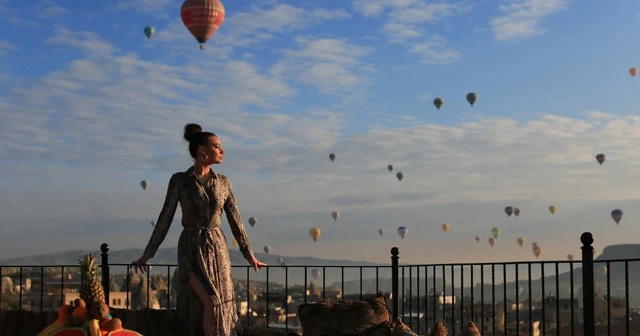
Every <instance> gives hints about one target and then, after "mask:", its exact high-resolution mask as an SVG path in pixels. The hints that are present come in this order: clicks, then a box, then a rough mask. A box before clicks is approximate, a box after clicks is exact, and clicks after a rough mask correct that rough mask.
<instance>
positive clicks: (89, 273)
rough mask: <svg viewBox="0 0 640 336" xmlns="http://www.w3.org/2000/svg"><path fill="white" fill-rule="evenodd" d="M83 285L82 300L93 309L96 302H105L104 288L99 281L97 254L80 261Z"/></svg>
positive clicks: (81, 289) (86, 256)
mask: <svg viewBox="0 0 640 336" xmlns="http://www.w3.org/2000/svg"><path fill="white" fill-rule="evenodd" d="M78 262H79V264H80V275H81V276H82V285H81V286H80V298H81V299H83V300H84V301H85V302H86V303H87V307H91V306H92V305H93V303H94V302H105V301H104V288H103V287H102V283H101V282H100V281H99V280H98V261H97V260H96V256H95V254H93V253H91V254H87V255H85V256H83V257H82V258H80V259H78Z"/></svg>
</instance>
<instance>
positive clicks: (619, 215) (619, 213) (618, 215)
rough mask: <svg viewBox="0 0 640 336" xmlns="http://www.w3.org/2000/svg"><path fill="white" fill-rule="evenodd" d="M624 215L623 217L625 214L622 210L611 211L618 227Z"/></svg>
mask: <svg viewBox="0 0 640 336" xmlns="http://www.w3.org/2000/svg"><path fill="white" fill-rule="evenodd" d="M622 215H623V212H622V210H620V209H615V210H613V211H611V218H613V220H614V221H615V222H616V224H618V225H619V224H620V221H621V220H622Z"/></svg>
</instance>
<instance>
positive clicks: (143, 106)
mask: <svg viewBox="0 0 640 336" xmlns="http://www.w3.org/2000/svg"><path fill="white" fill-rule="evenodd" d="M111 62H112V63H103V64H104V69H103V70H102V71H103V72H101V73H97V74H92V75H91V79H90V80H87V81H86V82H84V83H85V84H84V85H83V86H86V85H95V87H94V88H93V89H92V90H94V91H95V92H96V93H97V92H101V93H102V94H103V95H105V96H104V97H99V96H98V95H90V94H89V95H88V96H87V97H84V98H82V96H79V95H70V92H75V91H77V90H78V89H77V88H75V87H73V86H72V87H71V88H65V89H64V90H61V89H60V90H52V87H53V86H51V85H49V86H43V87H38V86H36V87H33V88H31V89H30V90H31V92H33V94H34V95H35V96H36V98H37V100H41V99H44V101H42V102H39V103H38V104H35V105H33V104H34V103H33V102H31V103H29V101H26V102H24V104H26V106H24V107H22V108H17V106H10V105H5V106H2V107H1V108H2V111H0V112H1V113H2V114H3V116H5V115H6V116H7V118H8V119H7V120H8V123H7V124H8V125H11V127H10V128H9V127H6V128H3V129H2V130H0V148H3V150H2V152H0V161H1V162H3V165H4V166H3V167H6V168H7V169H3V173H2V175H1V176H2V177H1V178H0V184H2V186H3V192H5V193H7V194H10V195H12V197H11V198H10V199H12V201H11V202H8V203H6V204H2V205H0V213H3V214H4V215H3V218H4V220H5V221H12V222H14V221H23V222H24V225H27V226H28V225H45V223H48V222H47V220H48V221H50V222H52V223H53V222H56V223H62V222H63V221H64V219H65V218H68V219H69V220H70V221H73V222H74V223H75V222H81V221H83V220H87V221H89V220H91V221H96V220H97V221H99V222H100V223H104V224H103V225H104V226H105V227H108V226H109V225H110V224H109V223H114V224H113V225H116V224H115V223H116V222H117V225H119V226H122V227H125V224H124V222H123V221H128V222H131V223H140V225H141V226H144V227H145V228H146V227H147V225H148V221H150V220H152V219H154V218H155V216H156V214H157V211H158V210H159V206H160V205H161V203H162V199H163V197H164V191H165V188H166V182H167V180H168V176H169V175H170V173H172V172H174V171H178V170H184V169H186V168H187V167H188V165H189V158H188V156H187V154H186V150H185V144H184V142H183V141H182V139H181V138H180V131H181V127H182V125H183V124H184V123H186V122H189V121H200V123H201V124H202V125H203V126H204V127H205V128H206V129H210V130H213V131H215V132H217V133H220V134H222V135H221V138H222V141H223V146H224V147H225V148H226V150H227V155H226V156H225V160H226V161H225V163H224V164H223V165H222V166H221V167H216V169H217V170H218V171H219V172H221V173H223V174H226V175H228V176H229V177H230V178H231V179H232V181H233V182H234V184H233V185H234V190H235V192H236V195H237V198H238V201H239V202H240V208H241V212H242V214H243V215H244V216H245V218H246V217H248V216H252V215H256V216H258V217H259V218H260V223H261V224H263V225H265V228H266V227H268V228H269V232H264V231H261V233H259V234H256V233H254V232H251V233H250V234H251V237H252V241H254V244H255V245H256V246H260V245H262V244H266V243H269V244H272V245H276V244H277V246H279V248H281V249H284V250H287V249H288V248H294V247H295V248H296V249H297V250H292V251H296V252H292V253H293V254H312V253H318V254H317V255H320V256H323V257H333V256H334V255H335V256H336V257H337V256H339V255H338V253H339V251H341V250H340V249H338V250H332V251H323V250H322V249H318V250H315V247H313V248H312V249H306V248H305V250H304V251H302V250H300V249H301V244H302V243H301V242H304V241H306V240H307V239H308V233H307V231H308V228H309V227H310V226H319V227H321V228H322V229H323V241H327V242H331V244H334V245H335V244H340V242H343V243H344V244H346V240H345V239H348V240H349V241H350V243H349V246H361V247H362V248H364V251H368V252H367V253H374V254H375V253H379V252H376V251H375V249H374V246H373V245H371V244H370V245H371V246H368V247H367V246H365V245H364V244H365V242H366V241H367V240H370V239H372V238H373V237H374V236H375V237H377V232H376V230H377V229H378V227H385V228H387V229H388V230H387V231H388V234H389V238H388V239H392V238H394V230H395V226H394V225H396V226H397V223H403V224H404V225H406V226H408V227H410V233H411V235H410V237H408V238H407V239H408V240H407V241H408V242H407V243H406V244H405V245H403V246H402V248H403V251H404V253H406V254H407V255H412V254H413V253H418V252H419V251H420V249H424V248H425V247H424V244H425V243H424V241H423V242H422V243H421V244H422V245H420V244H418V242H419V241H421V239H426V238H424V237H431V236H434V235H436V234H440V231H439V225H440V224H442V223H444V222H446V223H449V224H451V230H450V231H451V232H450V234H451V237H450V238H449V240H448V243H447V244H448V245H447V246H444V245H443V246H440V245H439V244H440V243H439V242H436V241H432V240H430V241H431V243H429V244H427V245H428V246H430V247H427V249H428V250H429V251H431V250H432V249H433V250H434V251H435V250H437V249H438V248H439V249H446V250H447V251H450V250H452V249H456V248H458V249H460V251H468V249H465V244H468V243H465V242H471V239H472V238H473V236H475V235H476V234H482V235H483V237H484V236H485V235H486V234H487V233H488V230H489V229H490V228H491V227H493V226H503V231H504V232H505V233H504V235H505V237H506V238H505V239H511V238H510V237H511V235H512V236H513V239H515V238H516V237H517V236H519V235H526V237H527V238H528V239H531V240H535V241H539V242H540V243H541V244H544V246H545V251H548V252H546V253H549V254H551V255H553V253H557V254H558V255H559V257H562V256H564V255H566V253H567V252H566V250H563V249H560V248H557V247H555V246H556V245H554V244H556V243H557V244H560V245H561V244H562V242H561V240H562V239H565V240H566V239H575V240H576V241H577V235H576V234H575V232H574V231H575V230H574V231H572V230H568V229H567V230H565V231H566V232H565V231H562V232H558V233H557V235H558V237H556V236H555V235H554V237H549V236H548V235H546V234H545V233H544V232H545V230H547V229H549V230H551V229H554V228H557V221H558V220H561V221H562V222H563V223H567V225H571V223H580V228H579V230H592V231H593V232H596V233H597V232H599V231H601V230H604V229H605V228H604V227H603V226H602V224H601V223H602V222H605V223H606V222H607V221H610V219H609V218H608V216H609V214H608V213H609V212H610V209H611V208H613V207H620V208H623V209H624V210H625V214H626V215H628V216H629V218H633V216H634V214H633V210H632V209H633V206H632V204H633V200H634V199H635V198H636V197H637V196H636V190H637V188H638V187H640V185H636V183H635V182H634V181H635V178H634V176H636V175H637V174H638V173H640V166H639V165H636V164H634V162H636V161H637V160H638V159H640V151H639V150H638V149H637V146H636V143H637V142H638V141H639V140H640V118H638V117H615V118H613V119H610V120H607V121H606V123H604V124H602V125H599V124H596V123H595V122H593V121H590V119H585V120H582V119H577V118H566V117H560V116H555V115H544V116H542V117H541V118H539V119H533V120H528V121H525V122H516V121H514V120H511V119H508V118H492V119H481V120H478V121H475V122H468V123H461V124H457V125H452V126H441V125H435V124H429V123H424V122H418V121H414V122H413V123H412V126H411V127H406V128H400V129H393V128H389V127H384V128H383V127H380V128H375V129H371V130H367V131H363V132H360V133H358V134H355V135H353V136H351V137H349V138H347V139H345V138H344V137H343V136H342V130H341V128H342V127H343V125H344V116H345V114H344V113H341V112H339V111H330V110H326V109H316V110H311V111H309V110H306V111H300V112H299V113H295V114H293V115H285V114H281V113H277V112H273V113H265V112H260V113H248V112H241V111H240V112H235V113H223V112H221V111H213V112H212V111H211V110H210V108H206V107H200V106H198V105H197V102H196V101H191V102H190V103H188V102H186V101H182V100H178V101H175V102H172V103H167V102H162V101H161V100H157V99H159V97H161V96H163V95H166V94H169V93H168V92H169V91H168V90H169V88H174V89H175V88H176V87H183V88H185V89H194V87H193V85H194V84H189V83H188V82H186V81H185V82H180V81H179V80H178V78H175V76H177V75H178V74H179V73H180V71H179V69H177V68H172V67H165V68H163V69H162V71H161V72H157V73H146V72H148V71H150V70H151V69H153V66H152V65H150V64H147V63H146V62H143V61H140V60H136V59H128V58H117V59H113V60H112V61H111ZM118 64H120V66H125V65H127V66H131V64H135V65H136V69H137V70H136V71H135V72H132V73H131V74H130V76H131V77H140V76H142V75H144V76H152V75H153V76H156V77H154V78H156V79H157V80H161V79H163V78H164V81H158V82H157V84H156V85H157V86H158V88H156V90H155V91H153V92H150V93H149V94H148V95H149V96H150V97H138V98H137V100H133V99H134V96H135V94H134V95H131V97H129V96H123V93H124V92H126V91H128V90H131V91H135V92H137V91H138V90H135V89H134V87H133V86H128V85H130V84H125V83H129V81H130V80H131V77H124V78H120V79H117V81H116V79H115V78H113V77H109V76H110V75H109V74H116V73H118V68H117V66H118ZM238 66H239V67H240V68H244V65H238ZM85 67H88V68H90V67H91V65H90V64H87V63H82V62H81V63H75V64H73V65H71V66H70V67H69V68H68V69H66V70H65V72H60V73H56V74H55V76H54V75H50V76H49V77H47V79H50V78H56V79H59V80H72V79H73V78H74V77H73V76H75V75H74V74H76V73H80V72H81V71H82V70H83V69H84V68H85ZM145 73H146V75H145ZM111 76H112V75H111ZM145 78H146V77H145ZM75 80H77V79H75ZM101 83H112V84H110V85H113V86H116V85H117V84H119V86H121V90H122V91H118V92H112V91H110V90H112V89H109V87H110V86H107V85H106V84H101ZM131 84H133V83H131ZM38 85H44V84H38ZM45 88H48V90H49V92H50V93H49V96H47V97H43V96H42V93H41V92H40V91H41V90H44V89H45ZM85 90H86V89H85ZM85 94H87V93H85ZM169 95H170V94H169ZM144 96H147V95H144ZM116 97H119V99H117V101H114V100H116ZM53 102H56V103H57V104H56V107H57V108H56V109H55V110H54V109H52V108H51V107H50V106H53ZM108 102H113V104H118V108H117V109H112V110H108V109H107V107H108V105H107V103H108ZM29 104H31V106H32V109H29V108H28V106H29ZM42 104H44V105H42ZM76 104H77V105H76ZM88 106H90V109H88V108H87V107H88ZM36 108H37V109H36ZM330 152H335V153H336V154H337V158H336V161H335V162H331V161H330V160H329V159H328V153H330ZM598 152H605V153H606V154H607V158H608V160H607V162H606V163H605V164H604V165H603V166H599V165H598V164H597V163H596V162H595V159H594V155H595V154H596V153H598ZM27 162H28V163H29V164H26V163H27ZM57 163H59V164H64V165H57ZM69 163H73V165H72V166H70V165H68V164H69ZM387 164H393V165H394V171H393V172H391V173H390V172H389V171H387V168H386V166H387ZM43 167H45V168H44V169H45V171H46V172H47V176H48V178H47V179H46V180H47V181H41V183H39V185H38V188H39V190H40V191H39V192H38V193H37V194H36V193H33V192H32V191H29V190H28V189H25V185H29V184H28V183H27V181H28V180H29V179H31V178H32V176H33V174H37V173H38V172H41V171H42V169H43ZM74 167H75V168H74ZM398 171H402V172H403V174H404V176H405V178H404V180H403V181H402V182H399V181H397V179H396V178H395V173H396V172H398ZM143 178H146V179H148V180H150V182H151V187H150V188H149V189H148V190H147V191H146V192H145V194H144V195H145V197H140V195H139V192H141V191H140V190H138V189H139V185H138V182H139V180H141V179H143ZM586 181H588V182H586ZM25 183H27V184H25ZM53 195H56V197H53ZM33 204H37V210H34V208H33V206H32V205H33ZM72 204H83V206H82V207H74V206H71V205H72ZM505 204H513V205H517V206H519V207H520V208H521V209H523V215H522V216H521V218H519V219H518V222H514V223H513V224H511V222H509V224H508V225H507V224H506V222H504V223H503V221H506V217H504V218H502V217H503V216H504V215H503V213H502V209H503V208H504V206H505ZM549 204H555V205H556V206H557V207H558V213H556V215H554V216H553V218H551V216H549V215H548V213H547V212H546V207H548V205H549ZM9 209H10V210H11V211H9ZM112 209H119V210H118V211H117V212H113V211H112ZM333 210H338V211H340V212H341V218H340V223H339V224H340V226H338V227H336V226H335V224H334V223H333V222H332V220H331V219H330V216H329V214H330V212H331V211H333ZM92 218H93V219H92ZM29 222H31V223H41V224H28V223H29ZM520 222H522V223H523V224H518V223H520ZM21 223H22V222H21ZM390 223H391V224H390ZM524 223H529V224H524ZM503 224H504V225H503ZM21 225H22V224H21ZM57 225H63V224H57ZM531 225H532V226H535V230H533V229H532V228H531V227H530V226H531ZM176 226H178V224H176ZM74 227H76V226H74ZM136 227H137V226H136ZM605 227H606V226H605ZM341 228H344V229H341ZM76 229H77V228H76ZM574 229H578V228H575V227H574ZM61 230H62V228H61ZM131 230H132V231H131V232H132V233H131V235H132V236H133V237H138V240H137V241H146V239H148V232H147V231H146V230H143V229H136V228H132V229H131ZM172 232H173V234H172V236H171V237H170V238H169V239H173V238H175V237H174V236H177V234H179V229H175V230H173V231H172ZM278 232H287V237H288V240H286V241H283V240H279V239H280V238H278V237H277V233H278ZM368 233H370V234H371V236H369V235H368ZM78 234H79V235H81V234H82V233H81V232H78ZM106 234H107V233H105V235H106ZM572 235H575V237H573V236H572ZM132 239H133V238H132ZM176 239H177V238H176ZM381 239H382V238H381ZM385 239H387V238H385ZM132 241H135V239H133V240H132ZM168 241H169V240H168ZM385 241H386V240H385ZM554 242H555V243H554ZM600 242H601V244H604V243H605V242H606V241H605V240H600ZM167 244H168V245H167V246H171V245H172V244H173V243H167ZM354 244H355V245H354ZM389 244H391V243H390V242H389ZM514 244H515V240H514ZM374 245H375V244H374ZM560 245H558V246H560ZM345 246H346V245H345ZM474 246H475V245H474ZM89 247H91V246H89ZM378 249H379V246H378ZM314 251H315V252H314ZM554 251H555V252H554ZM490 252H492V251H490ZM490 252H482V253H478V254H477V255H475V253H474V256H473V257H469V255H468V254H456V252H455V251H451V253H445V254H442V256H440V257H438V258H440V259H438V260H442V261H453V260H460V258H462V259H464V260H469V258H472V259H473V258H482V257H483V256H485V257H486V256H487V253H490ZM341 253H344V251H342V252H341ZM418 254H419V253H418ZM445 255H446V256H445ZM527 256H528V254H527ZM383 257H385V258H386V256H383ZM510 257H513V258H518V257H517V256H515V255H514V256H510ZM357 258H360V259H367V257H366V254H363V256H361V257H360V256H358V257H357ZM407 258H408V259H407V260H409V259H410V258H411V257H407ZM456 258H458V259H456ZM550 258H551V257H550ZM369 260H370V259H369ZM415 261H416V262H419V261H420V260H418V259H415ZM422 261H423V260H422Z"/></svg>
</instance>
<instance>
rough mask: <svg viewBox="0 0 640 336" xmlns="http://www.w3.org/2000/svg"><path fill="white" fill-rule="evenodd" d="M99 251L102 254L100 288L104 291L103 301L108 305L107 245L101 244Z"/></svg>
mask: <svg viewBox="0 0 640 336" xmlns="http://www.w3.org/2000/svg"><path fill="white" fill-rule="evenodd" d="M100 251H101V252H102V264H101V265H100V267H101V268H102V287H103V289H104V300H105V301H106V304H107V305H109V244H107V243H103V244H102V245H100Z"/></svg>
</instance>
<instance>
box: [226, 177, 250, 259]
mask: <svg viewBox="0 0 640 336" xmlns="http://www.w3.org/2000/svg"><path fill="white" fill-rule="evenodd" d="M226 180H227V183H228V185H227V187H228V188H229V196H228V197H227V199H226V200H225V202H224V212H225V213H226V214H227V220H228V221H229V226H231V232H233V236H234V237H235V240H236V241H237V242H238V245H239V246H238V247H239V248H240V252H242V255H243V256H244V258H245V259H247V261H251V260H252V259H253V251H252V250H251V245H249V237H247V231H246V230H245V229H244V224H243V223H242V217H240V212H239V211H238V203H237V202H236V198H235V196H234V195H233V190H232V189H231V181H229V179H228V178H227V179H226Z"/></svg>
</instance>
